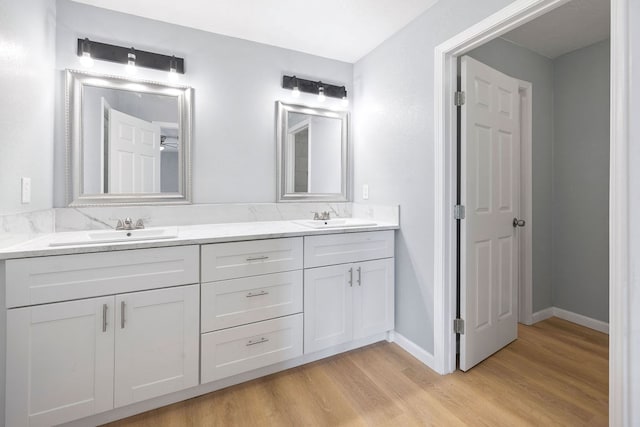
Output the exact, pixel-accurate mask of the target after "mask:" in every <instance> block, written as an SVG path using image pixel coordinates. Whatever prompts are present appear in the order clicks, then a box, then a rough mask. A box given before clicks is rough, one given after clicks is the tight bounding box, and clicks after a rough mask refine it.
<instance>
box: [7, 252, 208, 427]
mask: <svg viewBox="0 0 640 427" xmlns="http://www.w3.org/2000/svg"><path fill="white" fill-rule="evenodd" d="M198 249H199V248H198V246H185V247H177V248H156V249H145V250H134V251H122V252H117V253H101V254H82V255H65V256H59V257H46V258H31V259H18V260H8V261H6V262H5V270H6V275H5V285H6V292H7V295H21V294H23V295H25V296H26V297H27V299H28V298H32V297H33V295H38V298H41V296H43V295H48V296H49V298H48V299H45V301H43V302H44V303H43V304H40V305H30V306H26V307H15V308H9V309H8V310H7V342H6V357H7V362H6V367H7V377H6V393H5V394H6V411H5V416H6V425H10V426H26V425H30V426H35V425H54V424H59V423H63V422H67V421H72V420H75V419H78V418H82V417H86V416H89V415H93V414H96V413H99V412H103V411H106V410H109V409H113V408H116V407H120V406H124V405H128V404H131V403H134V402H138V401H141V400H145V399H149V398H152V397H156V396H161V395H165V394H167V393H170V392H174V391H178V390H182V389H186V388H189V387H193V386H196V385H198V350H199V335H200V331H199V307H200V289H199V284H197V282H198V268H197V266H198V264H199V262H198V255H199V254H198V252H199V251H198ZM99 255H102V256H104V257H105V264H106V267H105V266H103V268H102V269H100V268H92V265H93V264H95V263H96V259H97V257H98V256H99ZM117 260H122V262H121V263H120V264H118V262H117ZM136 261H138V262H139V263H138V264H137V263H136ZM158 261H159V262H158ZM165 263H166V264H165ZM167 264H169V267H167ZM177 266H182V267H183V268H176V267H177ZM167 269H169V273H168V274H169V275H170V276H171V278H172V279H173V280H174V283H173V284H174V285H180V286H173V287H162V288H160V289H152V290H145V291H139V292H130V293H119V294H114V293H113V290H112V289H113V288H117V289H122V284H121V283H119V281H118V280H117V278H118V277H120V279H121V281H122V282H125V283H127V282H132V281H136V284H135V286H134V289H135V288H148V287H154V286H160V285H162V286H167V284H168V283H167V278H162V274H161V273H160V274H156V273H157V271H160V272H165V271H167ZM16 277H22V278H24V277H28V278H29V280H16ZM105 277H107V278H108V279H109V280H106V279H105ZM145 277H149V278H150V280H145ZM96 282H99V283H98V284H96ZM105 283H106V285H105ZM188 283H195V284H188ZM83 285H84V287H83ZM110 285H113V286H110ZM40 286H41V287H51V286H54V287H55V286H60V289H61V290H62V292H60V295H62V296H59V295H58V294H56V293H55V292H51V291H48V290H45V292H40V291H39V290H38V287H40ZM71 286H72V287H74V288H75V289H76V290H77V293H75V294H69V289H70V287H71ZM25 289H27V290H30V291H31V292H24V290H25ZM93 294H103V295H106V296H102V297H95V298H84V299H82V298H83V297H86V296H87V295H93ZM73 295H76V296H77V297H78V298H79V299H77V300H74V301H65V302H52V301H49V299H52V300H55V299H56V298H70V297H71V296H73ZM7 301H10V299H8V300H7Z"/></svg>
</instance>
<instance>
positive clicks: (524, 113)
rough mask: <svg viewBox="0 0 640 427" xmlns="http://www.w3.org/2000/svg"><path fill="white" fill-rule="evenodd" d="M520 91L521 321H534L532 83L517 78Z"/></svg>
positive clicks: (519, 306) (519, 302) (519, 276)
mask: <svg viewBox="0 0 640 427" xmlns="http://www.w3.org/2000/svg"><path fill="white" fill-rule="evenodd" d="M518 92H519V94H520V218H522V219H524V220H525V221H526V227H523V228H521V229H520V230H518V249H519V250H518V264H519V268H518V286H517V289H518V322H519V323H524V324H525V325H531V324H532V323H533V85H532V84H531V83H530V82H528V81H525V80H518Z"/></svg>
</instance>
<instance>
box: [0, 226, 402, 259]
mask: <svg viewBox="0 0 640 427" xmlns="http://www.w3.org/2000/svg"><path fill="white" fill-rule="evenodd" d="M375 222H376V225H366V226H360V227H340V228H325V229H314V228H310V227H306V226H304V225H300V224H296V223H295V222H293V221H268V222H241V223H227V224H201V225H184V226H177V227H174V228H177V234H178V237H175V238H171V239H165V240H142V241H127V242H117V243H113V242H112V243H93V244H83V245H69V246H50V244H51V243H53V242H57V241H60V240H61V239H62V240H66V241H73V240H74V239H76V240H77V239H81V238H82V236H86V232H82V231H72V232H64V233H48V234H43V235H40V236H38V237H35V238H33V239H30V240H27V241H25V242H22V243H19V244H16V245H13V246H7V247H3V248H1V249H0V260H6V259H15V258H32V257H40V256H50V255H69V254H82V253H91V252H107V251H118V250H130V249H143V248H161V247H168V246H184V245H200V244H207V243H222V242H237V241H242V240H257V239H273V238H279V237H297V236H311V235H320V234H339V233H357V232H361V231H381V230H396V229H398V228H399V226H398V224H393V223H388V222H380V221H375Z"/></svg>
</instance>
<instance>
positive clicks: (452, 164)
mask: <svg viewBox="0 0 640 427" xmlns="http://www.w3.org/2000/svg"><path fill="white" fill-rule="evenodd" d="M565 3H567V1H566V0H546V1H545V0H530V1H519V2H516V3H514V4H512V5H510V6H509V7H507V8H505V9H503V10H502V11H500V12H498V13H497V14H495V15H492V16H490V17H489V18H487V19H485V20H483V21H482V22H480V23H478V24H476V25H474V26H472V27H470V28H469V29H467V30H465V31H463V32H462V33H460V34H459V35H457V36H456V37H453V38H452V39H450V40H448V41H446V42H445V43H443V44H441V45H440V46H438V47H437V48H436V52H435V90H436V99H435V104H436V105H435V114H436V129H435V169H436V170H435V176H436V188H435V205H436V227H435V242H434V245H435V251H434V257H435V260H434V261H435V271H434V299H435V304H434V320H435V327H436V329H435V345H434V361H435V368H436V369H437V370H438V371H440V372H441V373H448V372H453V371H454V370H455V350H456V339H455V337H456V335H455V333H454V332H453V328H452V323H453V320H454V318H455V312H456V295H455V294H456V293H455V289H456V287H455V286H456V252H457V242H456V221H455V219H454V207H455V201H456V188H457V179H456V173H457V165H456V161H457V149H456V148H457V147H456V143H455V141H456V135H457V129H456V108H455V106H454V97H453V93H454V92H455V86H456V68H457V67H456V60H457V58H458V57H460V56H462V55H464V54H465V53H467V52H469V51H471V50H473V49H475V48H477V47H479V46H481V45H483V44H484V43H486V42H488V41H490V40H492V39H494V38H496V37H498V36H501V35H503V34H505V33H507V32H509V31H511V30H513V29H515V28H517V27H519V26H521V25H522V24H524V23H526V22H529V21H531V20H533V19H535V18H537V17H539V16H541V15H543V14H545V13H547V12H549V11H551V10H553V9H555V8H557V7H559V6H561V5H563V4H565ZM626 8H627V0H612V3H611V11H612V13H611V15H612V33H611V52H612V54H611V112H610V117H611V119H610V123H611V137H610V165H611V166H610V204H609V229H610V230H611V233H610V235H609V242H610V245H609V247H610V255H609V266H610V274H609V283H610V286H609V292H610V294H609V295H610V301H611V307H612V310H611V316H610V319H609V322H610V340H611V345H610V348H611V349H612V351H611V353H610V378H611V381H610V408H611V409H610V415H611V420H614V421H615V420H616V419H619V418H618V417H622V416H623V414H624V411H625V410H626V409H625V408H624V405H625V403H624V402H625V400H624V390H626V389H627V388H628V384H627V383H626V380H625V378H628V375H625V374H624V373H625V372H628V365H627V364H626V363H625V360H626V359H625V357H624V356H625V355H624V354H623V353H622V351H621V347H620V345H619V343H620V342H621V341H622V334H621V332H622V330H621V328H620V326H621V324H622V323H621V322H622V320H623V319H624V318H626V316H627V315H628V312H624V310H625V306H624V304H623V303H622V302H623V301H624V298H625V292H626V290H625V289H624V288H623V286H622V285H621V284H623V283H625V278H626V277H627V270H626V261H625V260H626V253H627V249H626V241H627V240H626V239H627V238H626V234H625V230H626V224H627V211H626V209H625V206H626V203H627V193H626V188H627V187H626V165H625V164H624V159H625V156H626V154H625V153H626V150H627V141H626V129H627V104H626V103H627V91H626V89H627V87H628V80H627V69H628V57H627V56H626V52H627V49H628V47H627V46H628V40H627V38H628V37H627V31H628V28H627V25H626V20H625V12H626ZM534 89H535V88H534ZM534 96H535V95H534ZM614 308H615V309H614ZM616 343H618V344H616Z"/></svg>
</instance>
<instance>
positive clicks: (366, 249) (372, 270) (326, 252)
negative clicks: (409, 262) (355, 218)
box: [304, 231, 394, 354]
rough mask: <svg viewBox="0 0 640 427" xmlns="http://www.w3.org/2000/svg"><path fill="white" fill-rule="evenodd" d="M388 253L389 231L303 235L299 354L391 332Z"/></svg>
mask: <svg viewBox="0 0 640 427" xmlns="http://www.w3.org/2000/svg"><path fill="white" fill-rule="evenodd" d="M393 251H394V237H393V232H392V231H383V232H368V233H348V234H339V235H338V234H336V235H325V236H311V237H305V266H307V265H312V266H314V267H313V268H305V272H304V316H305V322H304V352H305V354H308V353H313V352H316V351H318V350H323V349H325V348H329V347H332V346H335V345H338V344H343V343H347V342H349V341H353V340H358V339H360V338H366V337H370V336H373V335H375V334H378V333H383V332H386V331H389V330H392V329H393V327H394V260H393ZM369 256H375V257H378V258H379V259H374V260H369V261H360V260H363V259H366V258H368V257H369ZM339 261H343V262H344V263H341V264H337V265H327V266H322V267H316V265H318V264H325V263H337V262H339ZM350 261H360V262H350Z"/></svg>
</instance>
